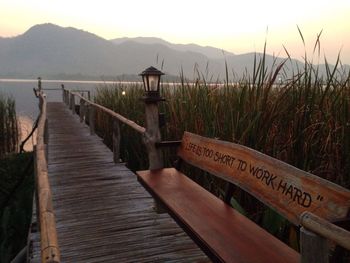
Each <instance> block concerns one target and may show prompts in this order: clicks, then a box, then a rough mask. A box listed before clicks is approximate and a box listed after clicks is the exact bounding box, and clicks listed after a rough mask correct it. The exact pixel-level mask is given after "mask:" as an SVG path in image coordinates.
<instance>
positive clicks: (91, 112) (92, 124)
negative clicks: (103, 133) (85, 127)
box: [89, 104, 95, 135]
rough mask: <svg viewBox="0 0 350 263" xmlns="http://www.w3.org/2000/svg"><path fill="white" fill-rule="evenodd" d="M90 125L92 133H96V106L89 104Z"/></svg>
mask: <svg viewBox="0 0 350 263" xmlns="http://www.w3.org/2000/svg"><path fill="white" fill-rule="evenodd" d="M89 126H90V134H91V135H94V134H95V107H94V106H93V105H91V104H89Z"/></svg>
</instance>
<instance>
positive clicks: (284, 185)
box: [137, 132, 350, 263]
mask: <svg viewBox="0 0 350 263" xmlns="http://www.w3.org/2000/svg"><path fill="white" fill-rule="evenodd" d="M178 156H179V157H180V158H181V160H183V161H185V162H187V163H189V164H191V165H193V166H196V167H198V168H200V169H202V170H204V171H207V172H209V173H211V174H213V175H215V176H218V177H220V178H222V179H224V180H226V181H227V182H229V183H231V184H234V185H236V186H239V187H240V188H242V189H244V190H245V191H246V192H248V193H250V194H252V195H253V196H255V197H256V198H258V199H259V200H260V201H262V202H263V203H264V204H266V205H268V206H269V207H271V208H272V209H274V210H275V211H277V212H278V213H280V214H281V215H283V216H284V217H285V218H287V219H288V220H289V221H291V222H292V223H294V224H295V225H299V224H300V216H301V214H302V213H303V212H305V211H309V212H312V213H313V214H315V215H317V216H320V217H322V218H324V219H326V220H329V221H331V222H332V221H334V220H338V219H343V218H345V217H346V216H347V215H348V212H349V207H350V191H348V190H346V189H344V188H342V187H340V186H338V185H336V184H333V183H331V182H328V181H326V180H324V179H321V178H319V177H317V176H314V175H312V174H310V173H307V172H304V171H301V170H299V169H297V168H295V167H293V166H290V165H288V164H286V163H283V162H281V161H279V160H277V159H274V158H271V157H269V156H267V155H264V154H262V153H260V152H257V151H255V150H252V149H249V148H247V147H244V146H241V145H237V144H234V143H229V142H224V141H219V140H215V139H209V138H205V137H201V136H198V135H195V134H192V133H189V132H185V133H184V136H183V138H182V141H181V146H180V147H179V149H178ZM137 176H138V180H139V181H140V182H141V184H142V185H143V186H144V187H145V188H146V189H147V190H148V191H149V192H150V193H151V194H152V196H153V197H154V198H155V199H156V200H158V202H160V203H161V204H162V205H163V206H164V207H165V208H166V209H167V210H168V212H169V214H170V215H171V216H172V217H173V218H174V219H175V220H176V221H177V223H178V224H179V225H180V226H181V227H182V228H183V229H184V230H185V231H186V232H187V233H188V235H189V236H190V237H191V238H192V239H193V240H194V241H195V242H196V243H197V244H198V245H199V246H200V247H201V248H202V250H203V251H204V252H205V253H206V254H207V255H208V256H209V257H210V258H211V259H212V260H213V261H215V262H284V263H285V262H299V261H300V255H299V254H298V253H297V252H296V251H295V250H293V249H291V248H290V247H288V246H287V245H286V244H284V243H283V242H281V241H279V240H278V239H277V238H275V237H274V236H272V235H271V234H269V233H268V232H267V231H265V230H264V229H262V228H261V227H259V226H258V225H256V224H255V223H254V222H252V221H251V220H249V219H248V218H246V217H245V216H243V215H241V214H240V213H238V212H237V211H236V210H234V209H233V208H232V207H231V206H229V205H227V204H226V203H225V202H224V201H222V200H220V199H219V198H217V197H215V196H214V195H213V194H211V193H210V192H208V191H207V190H205V189H204V188H202V187H201V186H199V185H198V184H197V183H195V182H193V181H192V180H190V179H189V178H188V177H187V176H186V175H184V174H183V173H181V172H180V171H178V170H176V169H174V168H165V169H159V170H152V171H151V170H147V171H138V172H137Z"/></svg>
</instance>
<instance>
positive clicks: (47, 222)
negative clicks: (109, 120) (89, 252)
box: [35, 91, 60, 263]
mask: <svg viewBox="0 0 350 263" xmlns="http://www.w3.org/2000/svg"><path fill="white" fill-rule="evenodd" d="M38 97H39V105H40V111H41V113H40V118H39V123H38V131H37V144H36V148H35V156H36V174H37V175H36V176H37V185H36V188H37V197H38V212H39V223H40V239H41V242H40V243H41V244H40V245H41V260H42V262H50V263H59V262H60V251H59V247H58V241H57V231H56V223H55V215H54V212H53V206H52V196H51V189H50V184H49V179H48V169H47V159H46V154H45V153H46V145H45V142H46V140H47V124H46V118H47V116H46V98H45V95H44V94H43V93H42V92H41V91H40V92H39V94H38Z"/></svg>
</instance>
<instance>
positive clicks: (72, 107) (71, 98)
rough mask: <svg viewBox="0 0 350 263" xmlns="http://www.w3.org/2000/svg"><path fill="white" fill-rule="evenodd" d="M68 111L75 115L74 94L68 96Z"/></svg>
mask: <svg viewBox="0 0 350 263" xmlns="http://www.w3.org/2000/svg"><path fill="white" fill-rule="evenodd" d="M70 109H71V110H72V114H73V115H74V114H75V98H74V94H71V95H70Z"/></svg>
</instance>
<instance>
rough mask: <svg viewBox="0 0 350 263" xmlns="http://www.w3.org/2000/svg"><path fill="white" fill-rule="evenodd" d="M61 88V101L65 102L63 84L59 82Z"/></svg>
mask: <svg viewBox="0 0 350 263" xmlns="http://www.w3.org/2000/svg"><path fill="white" fill-rule="evenodd" d="M61 88H62V102H64V103H66V96H65V93H64V85H63V84H61Z"/></svg>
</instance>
